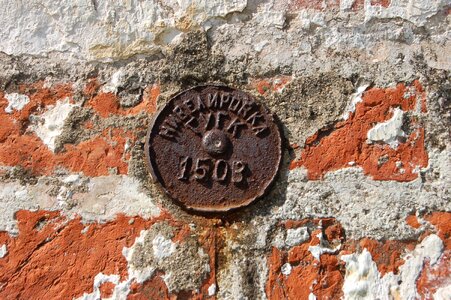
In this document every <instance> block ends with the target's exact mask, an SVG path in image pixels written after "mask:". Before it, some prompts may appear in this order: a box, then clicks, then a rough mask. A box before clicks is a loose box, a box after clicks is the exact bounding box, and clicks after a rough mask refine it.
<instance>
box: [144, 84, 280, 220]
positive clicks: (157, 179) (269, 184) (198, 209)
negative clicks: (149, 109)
mask: <svg viewBox="0 0 451 300" xmlns="http://www.w3.org/2000/svg"><path fill="white" fill-rule="evenodd" d="M202 87H218V88H219V87H222V88H224V87H226V88H230V89H233V90H238V89H236V88H233V87H230V86H228V85H226V84H223V83H205V84H198V85H196V86H193V87H191V88H188V89H185V90H182V91H180V92H178V93H176V94H174V95H173V96H171V97H170V99H169V100H168V101H167V102H166V103H165V105H163V106H162V107H161V108H160V109H158V111H157V112H156V113H155V114H154V115H153V117H152V120H151V121H150V123H149V126H148V129H147V134H146V142H145V145H144V147H145V148H144V154H145V157H146V164H147V168H148V170H149V171H150V173H151V177H152V182H153V183H156V182H158V185H159V186H160V187H161V188H162V189H163V191H164V192H165V194H166V195H168V196H169V198H171V199H172V200H173V201H175V202H176V203H177V204H178V205H180V206H181V207H183V208H185V209H187V210H190V211H196V212H200V213H224V212H228V211H233V210H236V209H238V208H241V207H245V206H248V205H249V204H251V203H252V202H254V201H256V200H257V199H259V198H261V197H263V196H264V195H266V194H267V193H268V192H269V190H270V188H271V187H272V185H273V184H274V182H275V179H276V177H277V176H278V175H279V170H280V166H281V164H282V157H283V151H282V149H283V136H282V130H281V127H280V124H279V122H278V120H277V118H275V117H274V114H273V113H271V112H270V111H269V109H268V108H267V107H266V105H264V104H263V103H260V102H259V101H257V102H258V105H260V106H261V107H262V108H263V109H264V110H265V113H266V114H267V115H268V116H269V117H270V118H271V121H272V122H274V124H275V127H276V132H277V135H278V139H277V140H278V141H280V145H279V149H278V158H279V159H278V162H277V168H276V170H275V172H274V174H273V176H272V177H271V178H270V179H269V180H268V181H267V184H266V185H265V187H263V188H262V189H261V191H260V192H259V193H258V194H257V195H255V197H252V198H250V199H247V200H246V201H243V202H241V203H240V204H239V205H232V206H227V207H223V208H214V207H204V206H202V207H195V206H188V205H186V204H185V203H183V202H181V201H180V200H178V199H176V198H175V197H173V196H172V195H171V193H170V192H169V191H168V189H167V188H166V187H165V186H164V185H163V184H162V183H161V182H162V180H161V179H162V178H161V176H160V175H159V174H158V167H157V166H154V165H153V163H152V160H151V159H150V156H149V153H150V151H148V149H149V142H150V136H151V134H152V128H153V127H154V125H155V122H156V121H157V120H158V118H159V117H160V115H161V113H162V112H163V110H164V109H165V107H166V105H167V104H168V103H169V102H171V101H172V100H173V99H175V98H177V97H178V96H180V95H182V94H184V93H186V92H188V91H191V90H195V89H198V88H202ZM245 93H246V94H249V93H247V92H245ZM251 96H252V97H253V98H254V99H255V97H254V96H253V95H251Z"/></svg>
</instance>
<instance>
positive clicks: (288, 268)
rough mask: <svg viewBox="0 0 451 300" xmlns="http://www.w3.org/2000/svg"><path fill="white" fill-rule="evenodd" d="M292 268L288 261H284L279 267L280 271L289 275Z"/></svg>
mask: <svg viewBox="0 0 451 300" xmlns="http://www.w3.org/2000/svg"><path fill="white" fill-rule="evenodd" d="M292 269H293V268H292V267H291V265H290V263H285V264H284V265H283V266H282V267H281V268H280V272H282V274H283V275H286V276H288V275H290V274H291V270H292Z"/></svg>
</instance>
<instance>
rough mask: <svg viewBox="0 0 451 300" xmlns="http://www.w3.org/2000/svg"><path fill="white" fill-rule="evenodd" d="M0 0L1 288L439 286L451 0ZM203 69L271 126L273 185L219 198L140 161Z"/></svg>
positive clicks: (371, 292) (24, 292) (376, 289)
mask: <svg viewBox="0 0 451 300" xmlns="http://www.w3.org/2000/svg"><path fill="white" fill-rule="evenodd" d="M1 4H2V7H3V9H2V11H1V12H0V15H1V17H0V37H1V39H2V43H1V45H0V51H1V53H0V70H1V71H0V298H1V299H101V298H102V299H107V298H110V299H176V298H177V299H216V298H217V299H341V298H343V299H450V295H451V264H450V261H451V259H450V257H451V238H450V236H451V226H450V224H451V202H450V200H451V199H450V198H451V197H450V188H451V160H450V157H451V143H450V127H451V116H450V113H451V107H450V103H451V82H450V76H449V71H450V69H451V59H450V57H451V42H450V38H449V37H450V34H451V31H450V20H451V16H450V14H449V13H450V11H451V6H450V3H449V1H446V0H434V1H426V0H417V1H413V0H321V1H319V0H312V1H303V0H267V1H260V0H233V1H226V0H209V1H199V0H193V1H156V0H145V1H137V0H130V1H106V0H92V1H88V0H77V1H67V0H66V1H42V0H29V1H6V0H2V1H1ZM201 83H223V84H227V85H230V86H232V87H234V88H238V89H241V90H244V91H245V92H247V93H250V94H252V95H254V96H255V97H256V98H257V99H258V100H259V101H260V102H261V103H263V104H264V105H266V106H267V107H268V108H269V109H270V110H271V111H272V112H273V113H274V114H275V115H277V117H278V119H279V120H280V123H281V124H282V127H283V134H284V137H285V140H286V145H285V147H284V159H283V163H282V166H281V168H280V172H279V176H278V178H277V180H276V183H275V185H274V187H273V188H272V190H271V191H270V193H269V194H268V195H267V196H265V197H264V198H262V199H260V200H258V201H256V202H255V203H254V204H251V205H250V206H248V207H246V208H242V209H239V210H237V211H234V212H230V213H224V214H221V215H211V216H210V215H205V214H202V215H199V214H193V213H190V212H187V211H185V210H183V209H181V208H180V207H179V206H178V205H176V204H175V203H173V202H172V201H171V200H170V199H169V198H168V196H166V195H165V194H164V193H162V191H161V189H160V188H159V186H158V184H156V183H154V182H152V181H151V179H150V177H149V173H148V171H147V169H146V166H145V161H144V143H145V136H146V131H147V128H148V126H149V124H150V121H151V120H152V117H153V115H154V114H155V112H156V111H157V110H158V109H159V108H160V107H161V106H163V105H164V104H165V103H166V102H167V101H168V100H169V99H170V97H171V96H172V95H174V94H175V93H177V92H179V91H181V90H183V89H185V88H189V87H191V86H193V85H196V84H201ZM168 155H171V154H170V153H168Z"/></svg>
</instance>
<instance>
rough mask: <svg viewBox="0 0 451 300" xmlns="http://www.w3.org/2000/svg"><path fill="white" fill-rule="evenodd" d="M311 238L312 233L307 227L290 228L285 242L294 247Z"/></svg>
mask: <svg viewBox="0 0 451 300" xmlns="http://www.w3.org/2000/svg"><path fill="white" fill-rule="evenodd" d="M309 238H310V234H309V232H308V228H307V227H299V228H294V229H288V230H287V236H286V238H285V244H286V245H287V246H289V247H293V246H296V245H299V244H302V243H304V242H306V241H308V239H309Z"/></svg>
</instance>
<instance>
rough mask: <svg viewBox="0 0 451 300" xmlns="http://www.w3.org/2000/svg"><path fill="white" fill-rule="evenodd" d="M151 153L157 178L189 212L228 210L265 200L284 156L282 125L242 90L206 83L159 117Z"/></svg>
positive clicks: (172, 103) (148, 143)
mask: <svg viewBox="0 0 451 300" xmlns="http://www.w3.org/2000/svg"><path fill="white" fill-rule="evenodd" d="M145 153H146V156H147V160H148V164H149V167H150V171H151V173H152V176H153V178H154V180H157V181H159V182H160V184H161V185H162V186H163V188H164V189H165V191H166V192H167V193H168V194H169V195H170V197H171V198H172V199H174V200H176V201H177V202H179V203H180V204H182V205H183V206H185V207H186V208H188V209H193V210H198V211H227V210H230V209H233V208H237V207H241V206H245V205H248V204H249V203H251V202H252V201H253V200H255V199H256V198H258V197H260V196H262V195H263V194H264V193H265V192H266V191H267V190H268V188H269V186H270V184H271V183H272V181H273V180H274V178H275V177H276V174H277V171H278V169H279V165H280V162H281V157H282V141H281V134H280V131H279V127H278V126H277V124H276V123H275V120H274V117H273V115H272V114H271V113H269V111H268V110H267V109H266V108H265V107H263V106H262V105H260V104H258V103H257V102H256V101H255V99H254V98H253V97H252V96H251V95H249V94H247V93H244V92H242V91H239V90H236V89H233V88H230V87H226V86H217V85H204V86H197V87H194V88H191V89H189V90H186V91H183V92H181V93H180V94H178V95H176V96H175V97H173V98H172V99H171V100H170V101H169V102H168V103H167V104H166V105H165V106H164V107H163V108H162V109H161V110H160V111H159V112H158V114H157V115H156V116H155V119H154V121H153V123H152V124H151V125H150V128H149V132H148V135H147V140H146V146H145Z"/></svg>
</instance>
